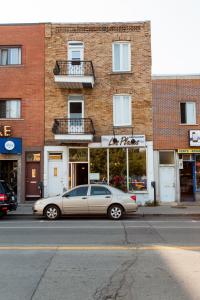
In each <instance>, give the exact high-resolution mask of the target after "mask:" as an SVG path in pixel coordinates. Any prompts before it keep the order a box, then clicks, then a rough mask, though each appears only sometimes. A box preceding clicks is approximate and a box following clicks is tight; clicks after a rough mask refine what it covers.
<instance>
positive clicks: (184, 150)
mask: <svg viewBox="0 0 200 300" xmlns="http://www.w3.org/2000/svg"><path fill="white" fill-rule="evenodd" d="M178 153H179V154H192V153H200V149H178Z"/></svg>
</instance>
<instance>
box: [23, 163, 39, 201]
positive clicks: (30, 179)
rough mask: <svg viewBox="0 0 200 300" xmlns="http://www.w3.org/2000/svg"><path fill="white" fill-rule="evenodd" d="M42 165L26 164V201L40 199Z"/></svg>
mask: <svg viewBox="0 0 200 300" xmlns="http://www.w3.org/2000/svg"><path fill="white" fill-rule="evenodd" d="M39 183H40V163H39V162H27V163H26V199H28V200H31V199H32V198H40V196H41V195H40V188H39Z"/></svg>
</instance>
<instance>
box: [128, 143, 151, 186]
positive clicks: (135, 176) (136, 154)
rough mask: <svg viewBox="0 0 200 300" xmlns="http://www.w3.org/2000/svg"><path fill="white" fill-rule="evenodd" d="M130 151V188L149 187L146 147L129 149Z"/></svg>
mask: <svg viewBox="0 0 200 300" xmlns="http://www.w3.org/2000/svg"><path fill="white" fill-rule="evenodd" d="M128 151H129V190H130V191H144V190H146V189H147V175H146V149H143V148H140V149H128Z"/></svg>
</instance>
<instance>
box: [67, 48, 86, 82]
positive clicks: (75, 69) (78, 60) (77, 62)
mask: <svg viewBox="0 0 200 300" xmlns="http://www.w3.org/2000/svg"><path fill="white" fill-rule="evenodd" d="M83 56H84V47H83V43H82V42H70V43H69V46H68V60H69V61H70V62H69V65H68V74H70V75H75V76H81V75H83V74H84V68H83V59H84V58H83Z"/></svg>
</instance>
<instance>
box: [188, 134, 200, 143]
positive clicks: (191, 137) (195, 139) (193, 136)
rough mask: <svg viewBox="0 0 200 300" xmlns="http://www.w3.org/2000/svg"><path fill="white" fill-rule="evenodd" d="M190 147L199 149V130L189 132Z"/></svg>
mask: <svg viewBox="0 0 200 300" xmlns="http://www.w3.org/2000/svg"><path fill="white" fill-rule="evenodd" d="M189 140H190V146H193V147H200V130H190V131H189Z"/></svg>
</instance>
